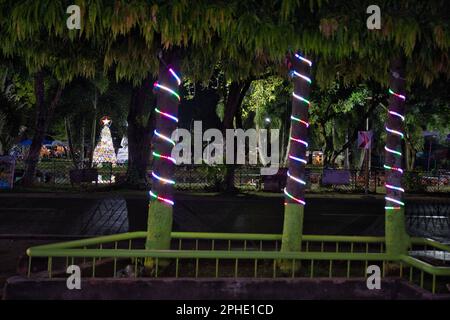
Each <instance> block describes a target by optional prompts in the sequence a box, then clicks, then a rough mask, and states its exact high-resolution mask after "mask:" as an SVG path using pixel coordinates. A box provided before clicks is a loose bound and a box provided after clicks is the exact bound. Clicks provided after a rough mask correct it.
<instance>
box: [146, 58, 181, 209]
mask: <svg viewBox="0 0 450 320" xmlns="http://www.w3.org/2000/svg"><path fill="white" fill-rule="evenodd" d="M160 61H161V63H162V64H164V65H165V67H166V69H167V71H168V72H169V73H170V75H171V77H172V78H173V79H174V80H175V81H176V83H177V84H178V86H179V85H180V84H181V79H180V77H179V76H178V75H177V73H176V72H175V71H174V70H173V68H172V67H168V66H167V65H166V64H165V62H164V61H163V60H162V59H161V60H160ZM169 82H170V81H169ZM172 83H173V82H172ZM153 87H154V90H155V92H160V93H161V94H162V93H164V94H170V96H171V97H175V98H176V99H177V100H178V101H180V100H181V98H180V95H179V94H178V93H177V92H176V91H175V90H174V89H172V88H170V87H169V86H168V85H162V84H160V83H159V82H155V83H154V84H153ZM161 109H162V108H161V106H160V109H158V108H157V107H155V109H154V110H155V112H156V114H158V115H159V116H160V117H161V118H160V119H158V121H163V120H164V121H170V122H172V123H173V122H175V123H178V118H177V117H176V114H172V113H171V112H168V111H167V110H161ZM172 112H173V111H172ZM162 126H163V128H167V127H165V126H166V125H164V124H162ZM153 132H154V135H155V137H157V138H159V139H161V140H162V141H163V142H164V143H167V144H170V145H171V146H175V145H176V143H175V141H174V140H172V139H171V138H170V137H168V136H167V135H166V134H163V133H161V132H160V131H159V130H157V129H155V130H154V131H153ZM157 145H158V144H156V146H157ZM164 149H165V150H166V151H165V152H161V151H158V150H155V151H153V157H154V159H155V161H167V162H169V164H170V165H175V164H176V160H175V158H173V157H172V156H171V154H169V152H170V151H168V150H169V148H164ZM169 164H164V165H163V164H162V163H160V164H159V163H157V165H155V164H154V168H155V170H152V173H151V175H152V177H153V186H152V190H151V191H150V197H152V198H153V199H156V200H158V201H160V202H163V203H165V204H168V205H171V206H173V205H174V204H175V202H174V201H173V200H172V199H170V198H169V196H166V195H165V194H166V193H167V192H168V190H169V189H167V186H168V185H169V186H172V185H174V184H175V180H172V179H170V178H169V177H167V176H166V177H163V176H162V174H160V172H162V171H160V172H158V168H159V169H160V170H161V168H165V167H167V166H168V165H169ZM157 172H158V173H157ZM156 190H159V191H158V192H157V191H156ZM161 190H163V191H161Z"/></svg>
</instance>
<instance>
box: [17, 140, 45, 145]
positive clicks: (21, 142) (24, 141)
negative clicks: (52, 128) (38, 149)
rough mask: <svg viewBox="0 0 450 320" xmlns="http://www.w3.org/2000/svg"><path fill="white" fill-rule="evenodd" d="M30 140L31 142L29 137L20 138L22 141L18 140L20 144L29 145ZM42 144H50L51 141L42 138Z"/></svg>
mask: <svg viewBox="0 0 450 320" xmlns="http://www.w3.org/2000/svg"><path fill="white" fill-rule="evenodd" d="M31 142H32V140H31V139H26V140H22V141H20V145H22V146H31ZM42 144H43V145H46V144H52V141H50V140H44V141H42Z"/></svg>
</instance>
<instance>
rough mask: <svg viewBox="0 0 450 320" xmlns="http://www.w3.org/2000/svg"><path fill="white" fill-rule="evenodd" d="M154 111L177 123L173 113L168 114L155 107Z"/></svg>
mask: <svg viewBox="0 0 450 320" xmlns="http://www.w3.org/2000/svg"><path fill="white" fill-rule="evenodd" d="M155 112H156V113H158V114H160V115H162V116H164V117H166V118H169V119H172V120H173V121H175V122H176V123H178V118H177V117H175V116H173V115H171V114H169V113H166V112H162V111H160V110H159V109H158V108H155Z"/></svg>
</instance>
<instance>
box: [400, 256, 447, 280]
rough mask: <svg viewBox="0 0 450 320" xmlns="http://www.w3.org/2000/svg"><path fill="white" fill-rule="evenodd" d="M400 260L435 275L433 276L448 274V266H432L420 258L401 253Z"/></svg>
mask: <svg viewBox="0 0 450 320" xmlns="http://www.w3.org/2000/svg"><path fill="white" fill-rule="evenodd" d="M400 259H401V261H403V262H405V263H406V264H409V265H410V266H413V267H415V268H417V269H420V270H423V271H425V272H427V273H429V274H432V275H435V276H450V267H438V266H433V265H431V264H429V263H426V262H424V261H422V260H419V259H416V258H413V257H410V256H406V255H401V256H400Z"/></svg>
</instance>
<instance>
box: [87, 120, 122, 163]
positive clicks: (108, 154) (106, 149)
mask: <svg viewBox="0 0 450 320" xmlns="http://www.w3.org/2000/svg"><path fill="white" fill-rule="evenodd" d="M111 122H112V121H111V120H110V119H109V118H108V117H107V116H105V117H103V118H102V119H101V123H102V125H103V128H102V131H101V132H100V141H99V142H98V144H97V146H96V147H95V149H94V155H93V163H94V164H96V165H97V166H99V167H100V166H101V165H102V163H105V162H109V163H111V164H112V165H115V164H116V163H117V158H116V152H115V151H114V146H113V141H112V137H111V130H110V129H109V127H110V126H111Z"/></svg>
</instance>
